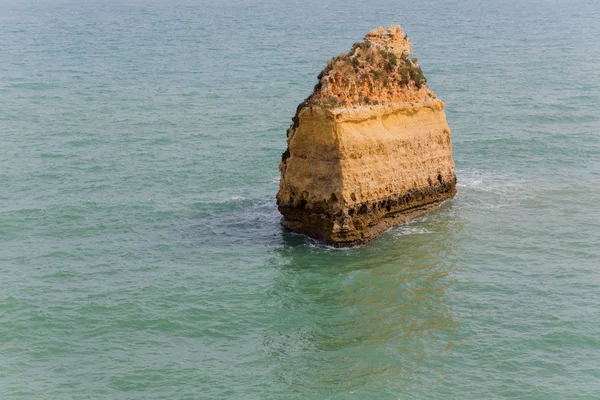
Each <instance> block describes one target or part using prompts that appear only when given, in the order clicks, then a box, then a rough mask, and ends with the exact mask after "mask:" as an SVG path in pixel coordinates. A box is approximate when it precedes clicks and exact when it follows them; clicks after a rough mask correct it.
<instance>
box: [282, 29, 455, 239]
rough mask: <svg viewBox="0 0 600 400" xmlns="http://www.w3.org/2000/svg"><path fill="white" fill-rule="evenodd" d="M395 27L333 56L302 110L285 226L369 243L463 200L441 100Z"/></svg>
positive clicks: (295, 127) (291, 154) (291, 142)
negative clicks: (456, 198) (442, 205)
mask: <svg viewBox="0 0 600 400" xmlns="http://www.w3.org/2000/svg"><path fill="white" fill-rule="evenodd" d="M411 53H412V47H411V44H410V41H409V40H408V37H407V36H406V35H405V34H404V31H403V30H402V28H401V27H400V26H398V25H392V26H390V27H389V28H388V29H387V30H384V28H383V27H379V28H375V29H373V30H372V31H370V32H369V33H367V34H366V36H365V37H364V41H363V42H360V43H355V44H354V45H353V46H352V48H351V50H350V52H348V53H344V54H341V55H339V56H337V57H335V58H333V59H332V60H331V61H329V63H328V64H327V66H326V67H325V69H324V70H323V71H322V72H321V73H320V74H319V76H318V82H317V84H316V86H315V88H314V90H313V93H312V94H311V95H310V96H309V97H308V98H307V99H306V100H304V101H303V102H302V103H301V104H300V105H299V106H298V109H297V110H296V115H295V116H294V118H293V119H292V121H293V123H292V125H291V126H290V128H289V129H288V131H287V137H288V139H287V143H288V148H287V150H286V151H285V152H284V153H283V156H282V160H281V163H280V164H279V170H280V172H281V180H280V184H279V192H278V193H277V205H278V208H279V211H280V212H281V214H283V219H282V224H283V225H284V226H285V227H287V228H288V229H290V230H292V231H295V232H299V233H304V234H307V235H309V236H311V237H313V238H316V239H320V240H323V241H324V242H326V243H328V244H331V245H333V246H336V247H344V246H353V245H358V244H362V243H367V242H369V241H371V240H373V239H374V238H376V237H377V236H379V235H380V234H381V233H382V232H384V231H385V230H386V229H388V228H389V227H391V226H393V225H398V224H401V223H404V222H406V221H408V220H409V219H412V218H414V217H416V216H418V215H420V214H422V213H424V212H426V211H428V210H431V209H433V208H435V207H436V206H437V205H438V204H440V203H441V202H442V201H444V200H446V199H448V198H450V197H452V196H454V195H455V194H456V175H455V173H454V161H453V160H452V145H451V142H450V128H449V127H448V124H447V122H446V116H445V114H444V103H443V102H442V101H441V100H440V99H438V98H437V96H436V95H435V94H434V93H433V92H432V91H431V90H429V88H428V87H427V80H426V79H425V77H424V76H423V72H422V71H421V68H420V67H419V63H418V61H417V59H416V58H409V55H410V54H411Z"/></svg>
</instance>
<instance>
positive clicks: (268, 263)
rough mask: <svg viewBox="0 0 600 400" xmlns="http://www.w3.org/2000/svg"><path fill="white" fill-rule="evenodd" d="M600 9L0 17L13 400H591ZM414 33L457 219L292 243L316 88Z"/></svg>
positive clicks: (354, 8) (104, 6)
mask: <svg viewBox="0 0 600 400" xmlns="http://www.w3.org/2000/svg"><path fill="white" fill-rule="evenodd" d="M598 21H600V5H599V4H598V2H596V1H591V0H590V1H587V0H582V1H575V0H573V1H558V0H541V1H531V0H523V1H517V0H506V1H474V0H468V1H460V2H458V1H449V0H448V1H436V2H433V1H430V0H425V1H419V2H414V1H410V2H409V1H403V0H400V1H397V0H395V1H391V0H384V1H378V2H365V1H356V0H348V1H345V2H333V1H328V0H305V1H303V2H291V1H275V0H257V1H250V0H247V1H233V0H202V1H196V2H194V1H186V0H172V1H167V0H155V1H153V0H147V1H141V0H97V1H93V0H85V1H75V0H37V1H33V0H22V1H17V0H0V398H1V399H505V398H514V399H598V398H600V212H599V205H600V185H599V184H600V113H599V111H598V105H599V104H600V39H599V38H600V24H598ZM392 23H398V24H401V25H402V26H403V27H404V28H405V31H406V32H407V33H408V35H409V36H410V37H411V39H412V43H413V47H414V49H415V52H414V55H415V56H416V57H418V58H419V60H420V63H421V65H422V67H423V70H424V73H425V75H426V76H427V78H428V81H429V85H430V87H431V88H432V89H433V90H434V91H435V92H436V93H437V94H438V95H439V97H441V98H442V99H443V100H444V101H445V102H446V105H447V109H446V111H447V117H448V121H449V124H450V126H451V128H452V131H453V145H454V158H455V162H456V167H457V175H458V180H459V185H458V189H459V192H458V195H457V196H456V198H454V199H453V200H451V201H448V202H446V203H444V204H443V205H442V206H441V207H440V208H439V210H436V211H435V212H432V213H430V214H427V215H425V216H423V217H421V218H418V219H416V220H414V221H412V222H410V223H408V224H406V225H403V226H399V227H397V228H394V229H391V230H390V231H388V232H387V233H385V234H384V235H383V236H382V237H381V238H379V239H378V240H377V241H375V242H373V243H372V244H369V245H366V246H363V247H359V248H353V249H347V250H335V249H331V248H328V247H326V246H323V245H321V244H319V243H316V242H313V241H311V240H309V239H307V238H305V237H303V236H299V235H295V234H291V233H289V232H286V231H284V230H283V229H282V228H281V226H280V225H279V218H280V217H279V214H278V212H277V210H276V205H275V193H276V191H277V185H278V179H279V174H278V170H277V165H278V162H279V159H280V156H281V153H282V152H283V150H284V149H285V147H286V145H285V131H286V129H287V127H288V126H289V124H290V122H291V121H290V119H291V117H292V116H293V114H294V112H295V107H296V105H297V104H298V103H299V102H300V101H302V100H303V99H304V98H305V97H306V96H307V95H308V94H309V92H310V91H311V89H312V87H313V85H314V84H315V82H316V75H317V74H318V72H319V71H320V70H321V68H322V67H323V66H324V64H325V62H326V61H327V60H328V59H329V58H331V57H333V56H335V55H336V54H339V53H341V52H344V51H346V50H348V49H349V48H350V46H351V45H352V43H353V42H356V41H359V40H360V39H361V38H362V36H363V35H364V34H365V33H366V32H367V31H368V30H370V29H372V28H373V27H376V26H378V25H387V24H392Z"/></svg>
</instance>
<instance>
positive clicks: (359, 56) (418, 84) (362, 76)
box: [305, 25, 436, 108]
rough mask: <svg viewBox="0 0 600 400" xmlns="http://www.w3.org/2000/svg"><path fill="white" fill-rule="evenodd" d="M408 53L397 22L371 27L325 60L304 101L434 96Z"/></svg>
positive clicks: (350, 102) (377, 101) (339, 103)
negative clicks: (345, 51) (314, 84)
mask: <svg viewBox="0 0 600 400" xmlns="http://www.w3.org/2000/svg"><path fill="white" fill-rule="evenodd" d="M411 53H412V46H411V44H410V41H409V39H408V37H407V36H406V34H405V33H404V31H403V30H402V28H401V27H400V26H399V25H390V26H389V27H388V28H387V30H384V29H383V27H381V26H380V27H378V28H375V29H373V30H371V31H370V32H369V33H367V34H366V35H365V37H364V41H363V42H358V43H354V45H352V48H351V49H350V51H349V52H348V53H343V54H340V55H338V56H336V57H334V58H332V59H331V60H330V61H329V62H328V63H327V66H326V67H325V68H324V69H323V71H321V73H320V74H319V76H318V79H319V81H318V82H317V85H316V86H315V88H314V91H313V93H312V94H311V95H310V96H309V97H308V98H307V99H306V102H305V103H306V104H307V105H321V106H324V107H327V108H336V107H355V106H361V105H381V104H390V103H402V102H415V101H419V100H425V99H435V98H436V97H435V94H434V93H433V92H432V91H431V90H429V88H428V87H427V80H426V79H425V76H424V75H423V71H422V70H421V67H420V66H419V62H418V61H417V59H416V58H409V57H408V56H409V55H410V54H411Z"/></svg>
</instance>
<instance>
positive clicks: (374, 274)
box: [262, 207, 460, 398]
mask: <svg viewBox="0 0 600 400" xmlns="http://www.w3.org/2000/svg"><path fill="white" fill-rule="evenodd" d="M449 208H450V207H449ZM413 225H415V229H416V232H417V233H414V234H411V233H410V229H409V228H407V226H404V227H401V228H398V229H399V230H397V229H394V230H392V231H391V232H388V233H387V234H386V235H384V236H383V237H382V238H380V239H379V240H377V241H376V242H374V243H372V244H370V245H367V246H363V247H359V248H352V249H347V250H337V249H336V250H334V249H332V248H327V247H325V246H314V245H298V241H299V240H300V239H299V237H297V236H292V235H290V236H288V235H284V242H285V244H284V246H282V247H281V248H278V249H276V250H274V251H273V252H272V256H271V260H270V263H271V264H272V265H273V267H274V268H276V269H277V271H278V275H277V276H276V278H275V279H274V282H273V286H272V288H271V289H270V292H269V298H270V303H269V307H272V308H273V310H274V315H273V324H272V325H271V326H268V327H267V328H265V329H264V332H263V334H262V335H263V339H262V346H263V351H264V353H265V356H264V362H265V363H266V364H267V365H269V369H270V370H271V372H272V374H273V375H274V376H276V377H277V381H278V383H279V384H280V385H282V386H284V387H285V390H287V391H291V392H293V393H296V394H298V396H299V398H300V397H302V394H303V393H304V394H306V393H313V394H315V395H316V394H319V393H321V394H325V393H332V392H346V393H354V395H355V396H356V398H368V397H365V396H374V395H381V394H388V395H392V394H393V395H399V394H402V393H410V391H411V390H422V389H423V388H424V387H426V386H427V385H431V384H434V383H435V382H440V381H443V380H445V379H447V378H448V376H451V375H452V371H449V370H448V369H447V368H448V367H446V365H448V364H449V363H447V362H445V360H447V359H448V357H452V354H453V349H454V347H455V346H456V342H457V335H458V331H459V327H460V317H459V316H458V315H457V313H455V312H454V311H453V308H452V289H453V286H454V284H455V282H456V278H455V272H456V270H457V266H456V264H455V262H454V261H453V252H454V251H455V250H454V249H456V247H457V242H458V241H459V240H460V229H457V227H456V226H455V220H454V219H453V218H452V217H451V215H450V213H440V214H438V215H430V216H428V217H424V218H421V219H418V220H416V221H414V222H413V223H412V224H411V226H413ZM402 229H404V231H403V230H402ZM407 229H408V231H407ZM407 232H408V233H407ZM305 243H306V242H305Z"/></svg>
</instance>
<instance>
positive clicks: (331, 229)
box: [279, 177, 456, 247]
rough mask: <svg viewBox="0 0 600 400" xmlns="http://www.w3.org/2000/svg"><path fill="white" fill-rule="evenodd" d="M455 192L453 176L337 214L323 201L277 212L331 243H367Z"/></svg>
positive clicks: (285, 223)
mask: <svg viewBox="0 0 600 400" xmlns="http://www.w3.org/2000/svg"><path fill="white" fill-rule="evenodd" d="M455 194H456V177H454V178H453V180H452V181H450V182H442V183H439V184H436V185H434V186H430V187H427V188H423V189H412V190H409V191H408V192H406V193H402V194H395V195H391V196H389V197H388V198H385V199H381V200H378V201H368V202H365V203H363V204H359V205H356V206H355V207H354V208H350V209H347V210H344V211H341V212H338V213H337V215H334V214H332V213H331V212H328V211H327V208H326V207H324V206H326V205H321V206H320V207H317V208H313V209H306V206H305V204H302V203H301V204H300V205H298V206H296V207H287V206H281V205H280V206H279V212H281V214H283V218H282V220H281V223H282V225H283V226H284V227H286V228H288V229H290V230H292V231H294V232H298V233H303V234H305V235H308V236H310V237H312V238H315V239H318V240H322V241H324V242H325V243H327V244H329V245H331V246H334V247H349V246H358V245H361V244H365V243H368V242H370V241H372V240H374V239H375V238H377V237H378V236H379V235H380V234H381V233H383V232H384V231H386V230H387V229H389V228H390V227H392V226H395V225H400V224H403V223H405V222H407V221H409V220H411V219H413V218H416V217H418V216H419V215H421V214H423V213H425V212H428V211H430V210H433V209H435V208H436V207H437V206H438V205H439V204H440V203H442V202H444V201H445V200H448V199H450V198H451V197H453V196H454V195H455ZM332 209H333V208H332Z"/></svg>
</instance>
